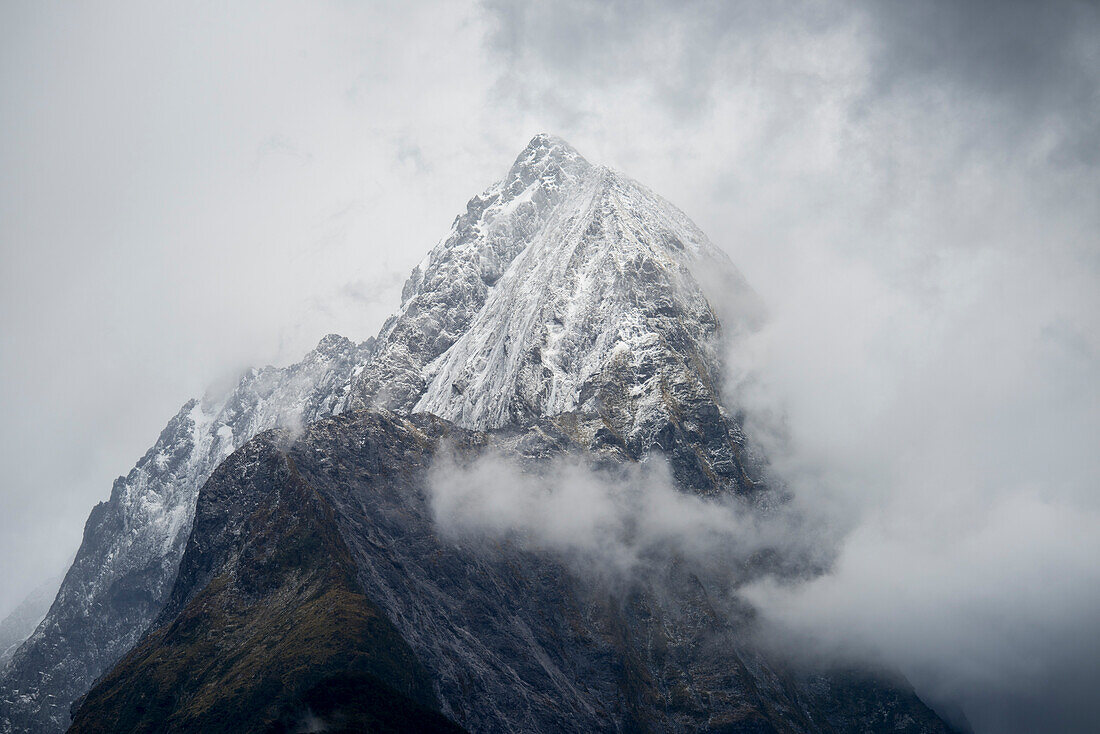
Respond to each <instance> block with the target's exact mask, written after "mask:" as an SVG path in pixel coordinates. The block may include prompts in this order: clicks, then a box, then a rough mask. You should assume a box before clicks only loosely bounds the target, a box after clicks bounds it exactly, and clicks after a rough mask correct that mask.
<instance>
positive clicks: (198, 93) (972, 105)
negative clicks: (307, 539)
mask: <svg viewBox="0 0 1100 734" xmlns="http://www.w3.org/2000/svg"><path fill="white" fill-rule="evenodd" d="M1098 38H1100V11H1098V9H1097V6H1096V5H1095V4H1092V3H1086V2H1069V1H1067V2H1051V3H1030V2H997V3H993V2H927V3H900V2H897V3H893V2H885V3H839V2H837V3H831V2H735V3H715V2H705V1H702V0H699V1H696V2H687V3H665V2H657V1H655V0H654V1H644V2H638V3H625V2H621V3H620V2H610V3H608V2H599V3H597V2H585V1H582V0H574V1H571V2H567V3H556V4H553V5H548V4H542V5H531V4H527V3H512V2H507V1H504V0H493V1H491V2H485V3H469V4H464V3H423V4H419V3H417V4H413V3H410V4H401V5H400V6H397V5H394V6H376V5H373V4H372V5H363V6H358V5H352V4H346V3H320V4H311V5H309V6H300V5H292V4H284V3H273V4H269V3H264V4H260V3H238V4H235V5H234V6H233V7H232V8H229V9H226V8H224V7H221V6H215V5H202V4H200V5H197V6H196V5H193V6H189V7H187V8H184V7H180V6H178V5H175V4H169V3H122V4H112V5H80V6H73V5H66V4H60V3H56V4H55V3H19V2H13V3H7V4H5V5H4V6H3V8H2V9H0V129H3V130H4V135H3V136H0V452H2V453H0V456H2V458H3V463H4V465H5V467H6V468H7V472H6V475H5V479H4V482H3V484H2V485H0V502H2V505H3V506H2V509H3V512H2V513H0V614H3V613H6V611H7V610H10V609H12V608H14V607H15V606H16V605H17V604H18V602H19V601H20V600H21V599H22V598H23V596H25V595H26V594H27V593H28V592H30V591H31V590H32V589H33V588H35V587H36V586H37V585H38V584H39V582H40V581H41V580H42V579H44V578H47V577H48V576H50V575H52V574H54V573H57V572H58V571H61V570H62V569H63V568H64V566H65V565H66V563H67V562H68V560H69V559H70V558H71V556H72V554H73V552H74V550H75V548H76V546H77V545H78V543H79V542H80V537H81V528H82V526H83V522H84V520H85V519H86V517H87V514H88V511H89V510H90V508H91V507H92V506H93V505H94V504H95V502H97V501H101V500H103V499H106V498H107V496H108V494H109V491H110V486H111V481H112V480H113V478H114V477H115V476H118V475H120V474H124V473H126V472H127V471H128V470H129V468H130V467H131V466H132V465H133V462H134V461H135V460H136V459H137V458H138V457H140V456H141V455H142V454H143V453H144V452H145V450H146V449H147V448H148V447H149V446H150V445H152V443H153V441H154V440H155V438H156V435H157V433H158V432H159V431H160V429H161V428H162V427H163V426H164V424H165V422H166V421H167V420H168V419H169V417H170V416H172V415H173V414H174V413H175V412H176V411H177V410H178V408H179V406H180V405H182V404H183V403H184V402H185V401H186V400H187V399H188V398H190V397H196V396H201V395H202V394H203V393H204V392H205V391H206V388H207V386H208V385H210V384H212V383H215V382H219V381H220V382H224V381H227V380H228V381H232V380H233V379H235V376H236V375H238V374H239V373H240V371H241V370H242V369H244V368H245V367H246V366H248V365H256V366H260V365H263V364H265V363H269V362H270V363H275V364H287V363H289V362H292V361H295V360H297V359H299V358H300V357H301V356H302V354H304V353H305V352H306V351H307V350H308V349H310V348H311V347H312V346H314V345H315V344H316V342H317V341H318V340H319V339H320V338H321V337H322V336H323V335H324V334H326V333H330V332H337V333H342V334H343V335H345V336H347V337H349V338H353V339H356V340H361V339H365V338H367V337H369V336H371V335H372V334H373V333H375V332H376V331H377V329H378V327H379V326H380V325H381V323H382V321H383V320H384V318H385V317H386V315H387V314H388V313H389V312H390V311H392V310H393V309H394V308H396V306H397V302H398V300H399V295H400V286H401V283H402V281H403V279H404V277H405V276H406V275H407V273H408V272H409V270H411V268H412V267H413V266H414V265H415V263H416V262H417V261H419V260H420V258H421V257H422V256H423V255H424V253H426V252H427V251H428V249H430V247H431V246H432V245H433V244H434V242H435V241H437V239H438V238H439V237H441V236H443V235H444V234H445V233H446V231H447V228H448V226H449V224H450V222H451V221H452V219H453V217H454V216H455V214H457V213H459V212H461V211H463V209H464V207H465V202H466V200H467V199H469V198H470V197H471V196H472V195H474V194H475V193H477V192H479V191H481V190H482V189H484V188H485V187H486V186H487V185H488V184H490V183H491V182H492V181H494V180H495V179H497V178H499V177H500V176H501V175H503V173H504V172H505V171H506V170H507V168H508V166H509V165H510V164H511V161H512V160H513V159H514V157H515V155H516V154H517V153H518V152H519V150H520V149H521V148H522V147H523V145H524V144H525V143H526V141H527V140H528V139H530V137H531V136H532V135H533V134H535V133H537V132H542V131H546V132H552V133H555V134H557V135H560V136H562V137H564V138H565V139H567V140H568V141H569V142H570V143H572V144H573V145H574V146H575V147H577V149H578V150H580V151H581V153H582V154H584V155H586V156H587V157H588V158H589V159H590V160H593V161H595V162H599V163H603V164H606V165H610V166H613V167H615V168H617V169H619V170H622V171H624V172H625V173H627V174H628V175H630V176H632V177H634V178H636V179H638V180H639V181H640V182H642V183H643V184H645V185H647V186H649V187H650V188H652V189H653V190H654V191H656V192H657V193H659V194H660V195H662V196H664V197H666V198H667V199H669V200H670V201H672V202H673V203H675V204H676V205H677V206H679V207H681V208H682V209H683V210H684V211H685V212H686V213H687V214H688V215H689V216H691V217H692V218H693V219H694V220H695V221H696V222H697V223H698V224H699V225H700V226H701V227H702V229H703V230H704V231H706V232H707V233H708V234H709V236H710V237H711V239H712V240H713V241H714V242H715V243H716V244H717V245H718V246H720V247H721V248H722V249H724V250H725V251H726V252H727V253H728V254H729V255H730V257H731V259H732V260H733V261H734V262H735V263H736V264H737V266H738V267H739V268H740V269H741V271H742V272H743V273H744V274H745V276H746V279H747V280H748V282H749V283H750V284H751V285H752V287H753V288H754V289H755V290H756V291H757V292H758V293H759V294H760V295H761V298H762V300H763V301H764V302H765V303H766V306H767V310H768V313H769V318H768V321H767V322H766V324H765V325H764V326H763V328H762V329H761V330H760V331H759V332H758V333H757V334H755V335H754V336H753V337H752V338H750V339H749V340H748V341H745V342H743V343H742V344H740V345H739V346H738V348H737V349H736V350H734V351H733V352H732V353H731V354H730V355H729V357H728V360H727V363H728V367H729V376H728V390H727V401H728V402H730V403H731V404H737V405H738V406H739V407H743V408H744V409H745V411H746V415H747V419H748V425H749V429H750V431H751V432H752V435H753V437H754V440H756V441H758V442H760V443H762V444H763V445H764V446H765V448H766V451H767V453H768V455H769V457H770V460H771V464H772V469H771V470H772V472H773V473H774V475H775V477H776V479H777V480H780V481H782V482H783V483H784V484H785V485H786V486H787V487H788V488H789V489H790V490H791V492H792V494H793V497H794V499H793V500H792V501H793V502H796V503H799V507H800V511H803V510H802V509H801V508H803V507H804V508H806V509H805V510H804V511H805V512H809V511H811V510H813V511H819V512H820V513H821V516H822V517H824V518H825V520H827V522H828V523H830V525H829V526H828V527H829V528H830V530H829V531H828V533H827V535H828V536H829V537H830V538H831V539H832V540H831V544H832V546H833V547H834V549H835V554H836V557H835V561H834V562H833V564H832V566H831V570H830V572H829V573H827V574H825V575H823V576H821V577H819V578H818V579H816V580H814V581H812V582H810V583H804V584H790V583H786V582H782V581H780V580H771V581H765V582H761V583H759V584H756V585H754V586H753V587H752V588H751V589H748V590H746V591H745V592H744V593H746V594H748V595H749V596H750V597H751V599H752V600H753V602H754V604H755V605H756V606H757V607H758V608H759V609H760V611H761V617H762V619H764V620H765V622H766V624H768V625H769V626H770V628H772V629H773V630H774V631H775V635H774V636H775V638H776V639H779V638H783V637H786V638H788V639H799V640H804V641H806V647H808V648H810V647H812V648H813V649H815V650H817V651H819V652H820V654H821V655H825V656H833V657H855V658H858V659H873V660H878V661H882V662H884V663H886V664H888V665H890V666H892V667H895V668H897V669H898V670H900V671H901V672H903V673H904V674H905V675H906V676H908V677H909V679H910V680H911V681H912V682H913V683H914V684H915V685H916V686H917V688H918V692H920V693H921V695H926V696H930V697H938V698H940V699H945V700H954V701H956V702H959V703H961V705H962V706H963V708H964V710H965V712H966V715H967V717H968V718H969V719H970V721H971V723H972V724H973V725H974V727H975V729H976V730H977V731H978V732H1002V731H1004V732H1012V731H1019V732H1025V731H1034V730H1037V729H1038V730H1047V731H1091V730H1095V729H1096V728H1097V726H1098V722H1100V711H1098V710H1097V707H1096V704H1095V703H1094V701H1093V698H1094V694H1093V690H1094V689H1095V688H1096V685H1097V684H1098V683H1100V671H1098V670H1097V661H1098V660H1100V650H1097V642H1096V641H1097V640H1098V639H1100V599H1098V596H1097V591H1096V590H1097V589H1098V588H1100V584H1098V583H1097V581H1098V579H1097V575H1098V574H1097V571H1096V563H1095V560H1094V559H1095V558H1097V557H1098V555H1100V553H1098V552H1097V551H1098V550H1100V548H1098V547H1097V545H1098V537H1100V492H1098V484H1100V458H1098V457H1100V452H1098V451H1097V450H1096V447H1097V446H1098V445H1100V387H1098V386H1100V241H1098V235H1097V233H1098V232H1100V207H1098V206H1097V202H1098V201H1100V156H1098V153H1097V151H1100V73H1098V71H1097V70H1098V69H1100V43H1098V42H1097V39H1098ZM646 471H651V470H650V469H647V470H646ZM652 471H653V472H654V474H653V476H649V475H647V476H646V478H643V479H638V480H637V481H640V482H643V483H645V482H649V483H651V484H652V489H651V492H652V494H653V496H654V497H659V498H666V499H667V497H666V493H665V489H664V484H663V480H662V479H660V470H658V469H656V468H653V469H652ZM601 481H602V480H601ZM578 486H580V487H588V492H589V493H590V494H593V495H594V496H595V498H596V500H594V501H593V502H594V504H593V505H591V507H592V514H590V515H588V517H590V518H591V521H592V522H593V523H595V524H596V526H599V524H600V523H601V522H610V523H611V524H612V527H618V525H616V523H622V522H625V521H626V518H629V517H633V515H630V514H627V515H623V514H622V513H620V512H619V511H618V510H614V511H610V514H607V512H608V511H607V510H606V508H605V510H600V508H601V507H604V505H601V504H599V502H603V501H604V500H606V499H608V498H613V497H615V496H616V491H617V490H616V489H615V488H616V487H618V486H619V485H618V484H616V483H615V482H611V483H610V485H606V486H605V484H603V483H597V485H596V486H595V487H594V488H593V487H591V486H589V485H587V484H584V483H583V482H581V483H579V484H578ZM535 487H536V488H537V489H539V491H540V492H542V493H543V494H546V493H549V494H550V496H551V497H554V496H555V495H554V492H555V491H557V490H553V488H547V487H545V486H541V485H537V484H536V485H535ZM465 496H466V495H463V494H461V493H460V494H459V495H457V497H456V500H455V501H456V502H457V501H458V499H461V498H462V497H465ZM601 498H603V499H601ZM467 499H469V500H470V501H474V500H476V499H477V498H476V497H473V498H469V497H468V498H467ZM566 500H568V501H571V502H576V503H579V502H580V500H576V499H575V498H574V497H573V495H568V494H567V495H562V496H561V497H558V500H557V501H566ZM597 500H598V502H597ZM524 501H528V502H535V503H536V505H537V502H536V500H533V499H530V498H529V499H528V500H524ZM542 501H543V500H538V502H542ZM459 505H461V503H459ZM580 506H582V507H584V506H586V505H583V504H581V505H580ZM692 508H693V506H692V505H690V503H689V505H688V506H687V507H684V508H680V509H682V510H684V515H683V516H682V517H683V518H685V519H684V522H685V523H687V522H690V519H691V518H692V517H694V515H693V512H694V510H693V509H692ZM520 509H522V507H521V508H520ZM452 511H453V512H454V513H457V515H456V517H459V518H461V517H462V516H463V515H462V511H461V509H460V506H457V505H456V507H454V508H452ZM517 512H519V510H517ZM601 512H602V513H603V514H601ZM632 512H633V511H632ZM635 514H636V513H635ZM518 517H519V518H520V520H521V519H522V517H523V514H522V513H520V514H519V515H518ZM726 519H727V520H728V522H729V526H728V528H726V527H725V526H723V528H719V529H717V530H715V531H714V532H715V533H717V534H718V535H719V536H720V537H726V536H736V538H737V542H744V543H745V546H744V547H745V548H751V547H754V544H755V543H757V542H758V541H759V540H760V536H759V535H757V533H759V532H761V531H760V530H759V529H758V528H755V527H753V526H752V525H751V523H750V524H749V525H748V526H746V524H745V523H746V521H745V519H744V518H741V517H739V516H732V517H728V518H726ZM677 527H680V526H677ZM519 529H520V531H522V532H525V533H528V537H529V538H530V537H534V539H535V540H538V541H539V542H540V543H541V542H545V543H559V544H562V543H564V544H566V546H568V547H570V548H573V549H574V550H576V548H577V543H578V542H580V543H581V544H582V546H583V537H584V536H583V535H582V536H580V537H581V540H580V541H577V540H575V539H571V538H570V536H568V535H566V536H564V538H559V537H558V536H556V535H553V536H547V537H543V536H541V535H540V533H543V532H544V531H543V530H540V529H539V528H538V527H530V526H527V525H524V524H523V523H522V522H519ZM467 530H471V529H470V528H467ZM472 530H477V531H478V532H486V531H488V530H492V529H491V528H490V529H486V528H480V529H479V528H476V527H475V528H473V529H472ZM655 537H656V536H655ZM531 542H534V541H531ZM645 547H646V546H643V547H639V546H630V545H629V544H627V545H626V546H625V547H622V546H621V545H620V546H617V547H616V549H615V552H616V553H620V552H621V553H625V554H626V555H625V556H624V558H625V561H624V562H625V563H627V565H628V566H629V565H630V564H636V563H637V562H638V561H637V558H638V557H642V558H644V557H645V553H644V552H643V551H644V549H645ZM582 550H583V547H582ZM586 552H591V551H586Z"/></svg>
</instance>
